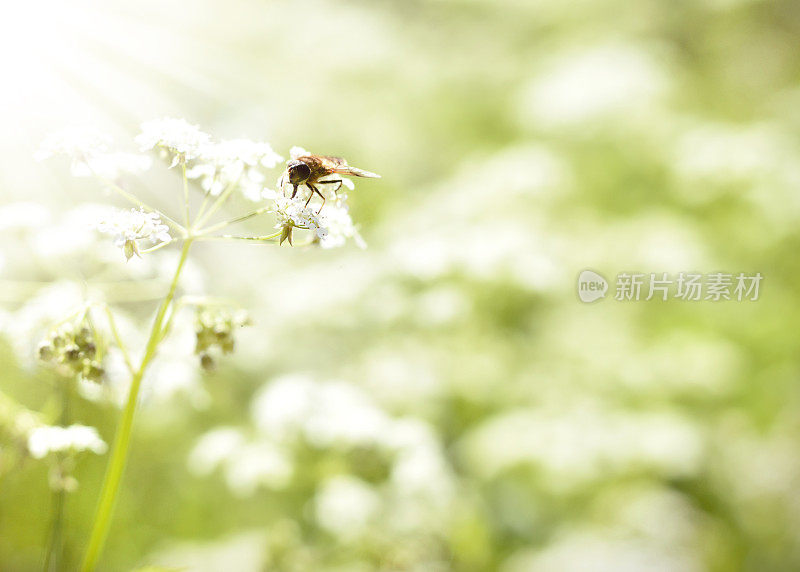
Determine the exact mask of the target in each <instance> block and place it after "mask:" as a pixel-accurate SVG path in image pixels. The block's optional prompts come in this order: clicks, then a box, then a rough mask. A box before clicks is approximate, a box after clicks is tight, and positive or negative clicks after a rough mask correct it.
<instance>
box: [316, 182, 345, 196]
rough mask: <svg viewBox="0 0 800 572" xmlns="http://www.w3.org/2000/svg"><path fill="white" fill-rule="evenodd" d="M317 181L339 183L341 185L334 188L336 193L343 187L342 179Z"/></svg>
mask: <svg viewBox="0 0 800 572" xmlns="http://www.w3.org/2000/svg"><path fill="white" fill-rule="evenodd" d="M317 183H325V184H326V185H327V184H329V183H339V185H338V186H337V187H336V188H335V189H333V192H334V193H335V192H336V191H338V190H339V189H341V188H342V180H341V179H331V180H330V181H317Z"/></svg>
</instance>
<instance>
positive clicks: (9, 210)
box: [0, 201, 52, 231]
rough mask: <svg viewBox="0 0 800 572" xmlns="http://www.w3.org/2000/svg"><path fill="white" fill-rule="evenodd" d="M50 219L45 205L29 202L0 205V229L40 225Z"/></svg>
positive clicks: (36, 226)
mask: <svg viewBox="0 0 800 572" xmlns="http://www.w3.org/2000/svg"><path fill="white" fill-rule="evenodd" d="M51 219H52V216H51V215H50V211H49V210H47V208H46V207H44V206H42V205H40V204H38V203H31V202H22V201H20V202H16V203H10V204H7V205H3V206H2V207H0V231H6V230H12V229H23V228H25V229H27V228H38V227H41V226H43V225H45V224H47V223H48V222H50V220H51Z"/></svg>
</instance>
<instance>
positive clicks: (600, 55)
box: [521, 44, 667, 126]
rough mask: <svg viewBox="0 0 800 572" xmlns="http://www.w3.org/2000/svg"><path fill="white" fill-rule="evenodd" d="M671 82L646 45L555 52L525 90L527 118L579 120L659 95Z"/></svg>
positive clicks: (638, 104)
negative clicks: (543, 70)
mask: <svg viewBox="0 0 800 572" xmlns="http://www.w3.org/2000/svg"><path fill="white" fill-rule="evenodd" d="M666 87H667V75H666V74H665V73H664V71H663V69H662V66H660V65H659V64H658V62H657V61H656V60H655V59H654V58H653V57H651V56H650V54H648V53H647V52H646V51H645V50H643V49H641V48H639V47H637V46H630V45H624V44H623V45H614V44H610V45H601V46H598V47H593V48H590V49H588V50H584V51H577V52H573V53H567V54H560V55H556V56H555V57H554V58H553V61H551V62H550V63H549V65H548V69H547V70H546V71H545V72H544V73H543V74H542V75H540V76H539V77H536V78H535V79H534V80H533V81H532V82H531V83H530V85H529V86H528V88H527V89H526V90H525V92H524V93H523V99H522V102H521V107H522V109H521V111H522V115H523V117H524V118H525V119H526V120H527V121H528V122H529V123H530V124H531V125H534V126H542V125H545V126H546V125H562V124H580V123H583V122H586V121H591V120H594V119H597V118H600V117H602V116H604V115H607V114H609V113H625V114H630V113H631V110H632V109H635V108H637V107H641V106H646V105H648V104H650V103H652V102H653V101H655V100H657V99H658V98H659V97H660V96H661V94H662V93H663V92H664V91H665V89H666Z"/></svg>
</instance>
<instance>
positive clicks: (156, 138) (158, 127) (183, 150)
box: [136, 117, 211, 167]
mask: <svg viewBox="0 0 800 572" xmlns="http://www.w3.org/2000/svg"><path fill="white" fill-rule="evenodd" d="M141 129H142V132H141V133H140V134H139V135H137V136H136V143H138V144H139V147H140V149H141V150H142V151H147V150H149V149H154V148H156V147H158V148H160V149H162V150H165V151H168V152H170V153H173V154H174V156H173V158H172V164H171V165H170V167H174V166H175V165H177V164H178V163H179V162H180V161H181V159H183V160H184V161H188V160H191V159H194V158H196V157H198V156H199V155H200V153H201V151H202V149H203V148H204V147H205V146H206V145H208V143H209V142H210V141H211V136H210V135H208V133H204V132H203V131H200V128H199V127H198V126H197V125H192V124H191V123H189V122H187V121H186V120H185V119H174V118H171V117H165V118H164V119H154V120H152V121H145V122H144V123H142V126H141Z"/></svg>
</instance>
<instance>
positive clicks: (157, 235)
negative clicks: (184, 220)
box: [97, 208, 170, 260]
mask: <svg viewBox="0 0 800 572" xmlns="http://www.w3.org/2000/svg"><path fill="white" fill-rule="evenodd" d="M97 230H99V231H100V232H102V233H104V234H111V235H113V236H114V244H116V245H117V246H119V247H120V248H122V251H123V253H124V254H125V259H126V260H130V259H131V257H133V255H134V254H135V255H136V256H141V254H140V253H139V244H138V243H139V241H145V242H148V243H150V245H151V246H153V245H156V244H158V243H161V242H169V241H170V236H169V227H168V226H167V225H165V224H163V223H162V222H161V218H159V216H158V215H157V214H156V213H148V212H144V210H143V209H141V208H140V209H130V210H128V211H126V210H118V211H116V212H115V213H114V216H112V217H110V218H107V219H104V220H101V221H100V222H99V223H98V224H97Z"/></svg>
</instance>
